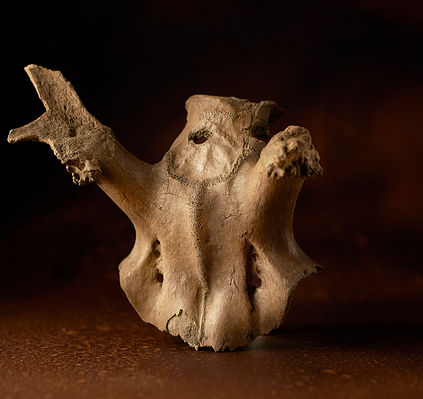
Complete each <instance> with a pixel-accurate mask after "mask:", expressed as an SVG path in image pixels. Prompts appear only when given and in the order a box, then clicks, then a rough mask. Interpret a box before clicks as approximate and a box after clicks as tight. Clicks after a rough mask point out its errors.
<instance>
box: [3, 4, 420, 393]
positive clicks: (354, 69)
mask: <svg viewBox="0 0 423 399" xmlns="http://www.w3.org/2000/svg"><path fill="white" fill-rule="evenodd" d="M1 19H2V20H1V28H0V29H1V37H2V50H1V51H2V53H3V57H2V58H3V61H2V93H3V106H2V109H3V118H2V130H3V140H2V141H1V143H0V146H1V157H0V162H1V170H2V187H3V188H2V199H3V206H2V208H1V209H2V215H1V234H2V238H1V243H0V250H1V255H2V261H1V267H0V311H1V313H0V334H1V336H2V337H3V339H2V340H1V343H0V356H1V358H0V394H1V393H2V392H3V393H4V395H11V397H32V396H34V397H43V396H44V395H49V394H51V395H53V397H54V396H55V395H65V394H67V395H69V397H72V395H82V394H85V395H87V396H90V395H94V394H98V393H99V392H102V394H103V395H105V393H104V392H108V394H109V395H110V397H114V395H120V397H122V396H125V395H127V396H131V395H132V396H134V395H135V394H139V395H146V394H151V393H153V392H155V390H156V393H158V394H160V395H165V394H171V393H172V394H174V395H182V396H183V395H185V396H187V397H188V396H196V395H204V394H207V393H208V394H209V395H210V396H217V397H218V396H221V397H229V391H230V390H229V387H228V385H231V384H229V382H227V381H226V379H227V378H228V376H231V375H232V376H234V377H233V380H232V385H234V387H235V388H234V389H235V391H234V392H238V393H239V394H240V395H241V394H242V395H244V396H245V395H246V396H248V395H252V396H254V395H257V396H260V395H259V394H260V393H261V394H262V396H267V397H268V396H270V395H280V394H282V393H283V394H284V395H285V397H291V396H292V397H297V396H298V397H302V396H301V395H307V393H310V392H311V391H313V392H314V393H313V394H314V395H315V396H316V395H317V396H319V395H322V397H324V396H326V397H328V395H329V396H331V395H333V397H343V396H345V397H361V396H362V397H366V395H373V396H374V395H376V394H378V395H380V396H381V397H389V395H393V396H392V397H399V396H398V395H402V397H414V396H415V397H419V395H423V377H422V370H423V366H422V353H423V349H422V347H423V345H422V339H421V333H422V332H423V328H422V327H423V313H422V305H423V250H422V245H423V213H422V203H423V188H422V178H421V173H422V171H421V157H422V155H421V154H423V129H422V125H423V107H422V106H423V101H422V93H423V91H422V89H423V56H422V51H423V48H422V47H423V46H422V43H423V35H422V23H423V8H422V6H421V2H418V1H411V0H407V1H394V0H390V1H382V0H354V1H353V0H351V1H344V2H338V1H336V2H335V1H322V2H310V3H305V2H295V3H294V2H279V5H278V6H277V7H276V6H275V5H274V4H272V3H267V2H260V3H259V2H255V3H249V2H245V1H232V2H229V3H228V2H225V1H221V0H216V1H213V2H209V3H203V2H200V4H198V3H192V4H191V3H187V2H167V3H163V2H159V1H156V2H149V3H145V4H144V3H143V2H135V1H134V2H129V3H128V2H126V3H124V2H122V4H120V3H116V4H114V5H113V6H112V5H110V6H109V5H106V4H104V3H103V2H99V1H98V2H97V1H94V2H90V3H89V4H80V3H77V2H70V3H66V5H65V4H63V3H62V2H55V3H52V4H47V3H44V2H43V3H42V4H40V3H35V2H34V3H32V5H27V6H23V5H22V4H18V3H16V4H13V5H12V6H11V9H10V10H9V11H8V12H3V13H2V16H1ZM29 63H36V64H40V65H43V66H46V67H48V68H51V69H60V70H61V71H62V72H63V73H64V75H65V76H66V77H67V78H68V79H69V80H71V81H72V83H73V84H74V86H75V87H76V90H77V91H78V93H79V94H80V96H81V98H82V99H83V101H84V103H85V104H86V106H87V108H88V110H89V111H90V112H91V113H92V114H93V115H95V116H96V117H97V118H98V119H99V120H100V121H102V122H103V123H104V124H106V125H109V126H112V127H113V128H114V130H115V132H116V134H117V136H118V138H119V139H120V141H121V142H122V143H123V144H124V145H125V146H126V147H127V148H128V149H129V150H130V151H131V152H133V153H134V154H135V155H137V156H138V157H140V158H141V159H143V160H145V161H148V162H157V161H159V160H160V159H161V157H162V156H163V154H164V153H165V151H166V150H167V148H168V147H169V145H170V144H171V142H172V141H173V139H174V138H175V137H176V135H177V134H178V132H179V131H180V130H181V129H182V127H183V125H184V119H185V110H184V101H185V99H186V98H187V97H189V96H190V95H191V94H194V93H204V94H217V95H232V96H237V97H241V98H248V99H250V100H257V101H259V100H262V99H272V100H275V101H277V102H278V103H280V104H281V105H282V106H283V107H284V109H285V112H286V113H285V116H284V117H283V118H282V119H281V120H279V121H277V122H276V123H275V126H274V129H275V131H277V130H278V129H282V128H284V127H285V126H286V125H288V124H300V125H303V126H305V127H307V128H308V129H309V130H310V131H311V133H312V135H313V140H314V143H315V145H316V147H317V149H318V151H319V152H320V155H321V159H322V162H321V163H322V166H323V167H324V169H325V175H324V177H322V178H317V179H312V180H310V181H308V182H306V184H305V187H304V190H303V192H302V195H301V197H300V200H299V202H298V206H297V211H296V219H295V233H296V237H297V240H298V242H299V243H300V245H302V247H303V248H304V250H305V251H306V252H307V253H308V254H310V255H311V256H312V257H313V258H314V259H315V260H316V261H318V262H319V263H321V264H322V265H323V266H325V268H326V271H325V272H321V273H319V274H318V275H315V276H312V277H310V278H308V279H307V280H306V281H304V282H303V283H302V284H300V286H299V287H298V290H297V293H296V297H295V299H294V304H293V307H292V309H291V312H290V314H289V317H288V320H287V324H286V327H285V328H284V329H282V330H280V331H279V332H277V333H275V334H273V335H272V336H270V337H267V338H260V339H259V340H258V341H256V343H255V344H254V345H255V346H254V345H253V346H251V347H249V348H247V349H248V350H247V351H242V352H236V353H235V354H220V355H214V354H212V353H209V352H199V353H196V352H191V350H184V348H185V346H184V344H182V343H181V342H180V341H179V340H178V339H176V338H172V337H167V336H166V335H163V334H161V333H158V332H156V330H155V329H154V328H153V327H150V326H147V325H145V324H143V323H142V322H141V321H139V320H138V319H137V316H136V315H135V312H134V311H133V310H132V309H131V308H130V305H129V304H128V303H127V301H126V299H125V298H124V294H123V293H122V292H121V290H120V288H119V285H118V272H117V265H118V263H119V261H120V260H121V259H122V258H123V257H124V256H126V255H127V254H128V252H129V251H130V249H131V246H132V243H133V240H134V232H133V230H132V227H131V225H130V223H129V221H128V220H127V219H126V218H125V216H124V215H123V214H122V213H121V212H120V211H119V209H118V208H116V207H115V206H114V205H113V204H112V202H111V201H110V200H109V199H108V198H107V197H106V196H105V195H103V194H102V193H101V192H100V190H99V189H98V188H97V187H95V186H90V187H86V188H82V189H81V188H77V187H76V186H73V185H72V183H71V179H70V177H69V176H68V175H67V173H66V172H65V170H64V168H63V167H62V165H60V164H59V162H58V161H57V160H56V159H55V158H54V156H53V154H52V153H51V151H50V149H49V148H48V147H47V146H46V145H41V144H35V143H23V144H20V145H15V146H10V145H8V144H7V143H6V137H7V132H8V130H9V129H11V128H14V127H18V126H21V125H24V124H26V123H28V122H30V121H32V120H34V119H35V118H37V117H38V116H39V115H40V114H41V113H42V112H43V106H42V103H41V102H40V101H39V100H38V97H37V95H36V93H35V91H34V89H33V86H32V84H31V83H30V81H29V79H28V78H27V77H26V75H25V73H24V71H23V67H24V66H25V65H27V64H29ZM69 331H71V333H70V334H68V332H69ZM72 332H74V333H72ZM146 337H147V338H148V339H147V338H146ZM81 342H82V343H81ZM84 342H88V344H84ZM128 342H129V343H128ZM257 342H258V344H257ZM81 345H82V346H81ZM84 345H85V346H84ZM143 345H144V346H145V348H144V349H142V348H143V347H144V346H143ZM125 346H126V347H128V348H129V349H128V351H126V352H125V356H126V357H125V356H123V355H122V354H121V353H120V352H119V351H120V350H121V348H122V347H125ZM325 347H326V348H327V349H328V351H327V353H326V352H325V353H324V354H322V353H320V352H319V350H320V349H319V348H325ZM87 348H88V349H87ZM175 350H176V353H174V351H175ZM146 351H147V352H148V351H150V352H151V353H150V352H148V353H147V352H146ZM155 351H157V353H156V352H155ZM303 352H304V353H305V354H309V355H310V356H314V360H313V361H312V362H311V363H304V364H303V362H302V361H301V359H302V358H301V357H300V353H303ZM70 353H73V355H71V354H70ZM104 353H108V354H109V356H108V357H107V356H106V357H105V358H104V357H101V355H102V354H103V355H104ZM128 353H129V354H128ZM146 353H147V354H146ZM170 353H173V354H174V355H175V357H173V358H170V357H169V356H170ZM154 354H155V355H154ZM53 355H54V356H53ZM51 356H53V357H54V359H55V361H54V362H53V360H52V357H51ZM172 356H173V355H172ZM213 356H221V357H220V358H219V357H213ZM230 356H235V358H234V360H230ZM237 356H238V357H237ZM243 356H244V357H243ZM261 356H263V357H261ZM378 356H379V357H378ZM381 356H382V357H383V359H385V360H384V361H381V358H380V357H381ZM81 358H82V359H85V358H86V362H85V363H83V362H82V363H81V364H82V366H80V368H81V370H82V371H81V373H82V375H83V376H84V377H83V378H82V380H84V381H83V382H79V383H78V381H80V380H81V378H79V379H78V378H77V376H78V375H79V374H78V373H79V371H78V373H77V371H76V370H77V368H78V367H79V366H76V364H78V363H76V362H77V361H78V359H81ZM118 359H119V360H118ZM122 359H124V360H122ZM125 359H126V360H125ZM142 359H146V360H145V362H144V363H143V361H142ZM299 359H300V360H299ZM340 359H344V360H342V361H341V360H340ZM147 360H148V361H147ZM150 360H151V362H150ZM125 361H126V362H127V363H125ZM373 361H374V362H376V363H374V362H373ZM122 362H123V363H122ZM131 362H132V363H131ZM172 362H174V364H173V363H172ZM263 362H264V363H263ZM266 362H267V363H266ZM342 362H343V363H342ZM378 362H379V363H378ZM129 363H130V364H131V366H130V365H129ZM341 363H342V364H341ZM188 364H196V366H188ZM243 364H249V365H250V367H251V370H250V371H248V370H245V369H244V368H243V367H242V365H243ZM307 364H308V365H309V366H307ZM377 364H379V365H377ZM2 366H3V368H2ZM108 367H109V368H108ZM131 367H132V368H131ZM172 367H176V369H177V370H184V372H179V373H180V375H179V374H178V373H176V372H175V373H173V372H172V370H173V369H172ZM189 367H191V368H189ZM266 367H267V369H266ZM52 370H56V371H55V372H53V371H52ZM57 370H59V371H57ZM117 370H119V372H118V371H117ZM131 370H132V371H131ZM152 370H161V371H157V372H156V373H155V372H154V371H152ZM266 370H267V371H266ZM275 370H276V371H277V370H279V372H280V373H279V374H278V375H276V374H274V373H275V372H276V371H275ZM298 370H302V371H298ZM354 370H355V371H354ZM56 372H58V373H59V374H58V375H57V374H55V373H56ZM102 373H103V374H102ZM119 373H120V374H119ZM222 373H223V374H222ZM272 373H273V374H272ZM116 374H118V375H119V378H118V379H116V378H115V377H116ZM343 374H345V375H347V377H342V375H343ZM113 376H115V377H113ZM164 376H167V377H164ZM278 376H279V377H278ZM147 377H148V378H147ZM113 378H114V379H113ZM184 378H185V379H186V381H185V380H184ZM150 379H152V380H151V381H150ZM188 379H189V380H190V381H192V380H195V381H196V383H195V384H197V385H195V384H194V385H193V387H192V388H191V389H190V390H187V389H185V388H184V387H185V382H187V381H188ZM184 381H185V382H184ZM234 381H235V382H234ZM237 381H238V382H237ZM244 381H249V383H248V384H247V383H244ZM372 381H374V382H372ZM237 384H238V385H237ZM34 386H35V387H37V388H36V389H35V388H34ZM341 387H342V388H341ZM2 390H3V391H2ZM102 390H103V391H102ZM234 392H232V393H231V395H234ZM4 395H3V396H4ZM296 395H297V396H296ZM360 395H361V396H360ZM106 396H107V395H106ZM135 396H136V395H135ZM376 396H377V395H376Z"/></svg>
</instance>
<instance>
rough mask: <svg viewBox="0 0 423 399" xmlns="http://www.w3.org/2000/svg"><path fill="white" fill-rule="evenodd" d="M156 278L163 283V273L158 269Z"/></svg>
mask: <svg viewBox="0 0 423 399" xmlns="http://www.w3.org/2000/svg"><path fill="white" fill-rule="evenodd" d="M156 280H157V281H158V282H159V283H160V284H161V283H163V273H160V272H159V271H158V272H157V274H156Z"/></svg>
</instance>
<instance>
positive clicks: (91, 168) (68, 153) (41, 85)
mask: <svg viewBox="0 0 423 399" xmlns="http://www.w3.org/2000/svg"><path fill="white" fill-rule="evenodd" d="M25 71H26V73H27V74H28V75H29V77H30V79H31V82H32V83H33V85H34V86H35V89H36V90H37V93H38V96H39V97H40V99H41V101H42V102H43V104H44V107H45V108H46V112H45V113H44V114H43V115H41V116H40V117H39V118H38V119H37V120H35V121H33V122H31V123H29V124H28V125H25V126H23V127H20V128H17V129H13V130H11V131H10V133H9V137H8V141H9V143H17V142H20V141H28V140H33V141H40V142H43V143H47V144H49V145H50V147H51V149H52V150H53V152H54V154H55V155H56V157H57V158H58V159H59V160H60V161H61V162H62V163H64V164H66V168H67V170H68V171H69V172H70V173H72V177H73V181H74V183H76V184H78V185H83V184H85V183H87V182H96V181H97V180H98V177H99V176H100V175H101V173H102V171H101V167H100V162H99V161H100V160H101V159H102V158H104V157H109V156H110V154H111V153H112V152H113V148H114V146H115V143H116V141H115V137H114V134H113V132H112V130H111V129H110V128H109V127H107V126H104V125H102V124H101V123H100V122H99V121H98V120H97V119H96V118H94V117H93V116H92V115H91V114H90V113H89V112H88V111H87V110H86V108H85V106H84V105H83V104H82V101H81V100H80V98H79V97H78V95H77V94H76V92H75V90H74V88H73V87H72V84H71V83H70V82H68V81H67V80H66V79H65V78H64V76H63V75H62V73H61V72H60V71H51V70H49V69H46V68H43V67H41V66H37V65H28V66H27V67H26V68H25Z"/></svg>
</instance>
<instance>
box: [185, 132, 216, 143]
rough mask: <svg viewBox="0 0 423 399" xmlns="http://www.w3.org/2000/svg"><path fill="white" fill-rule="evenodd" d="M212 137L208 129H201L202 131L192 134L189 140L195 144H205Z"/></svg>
mask: <svg viewBox="0 0 423 399" xmlns="http://www.w3.org/2000/svg"><path fill="white" fill-rule="evenodd" d="M210 136H211V132H210V131H208V130H206V129H201V130H197V131H194V132H192V133H191V134H190V135H189V138H188V140H192V141H193V142H194V144H203V143H205V142H206V141H207V140H208V139H209V137H210Z"/></svg>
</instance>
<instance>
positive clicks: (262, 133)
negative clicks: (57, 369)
mask: <svg viewBox="0 0 423 399" xmlns="http://www.w3.org/2000/svg"><path fill="white" fill-rule="evenodd" d="M252 134H253V137H255V138H256V139H258V140H262V141H265V142H267V141H269V138H270V137H269V132H268V130H267V129H266V128H265V127H261V126H256V127H254V128H253V131H252Z"/></svg>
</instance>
